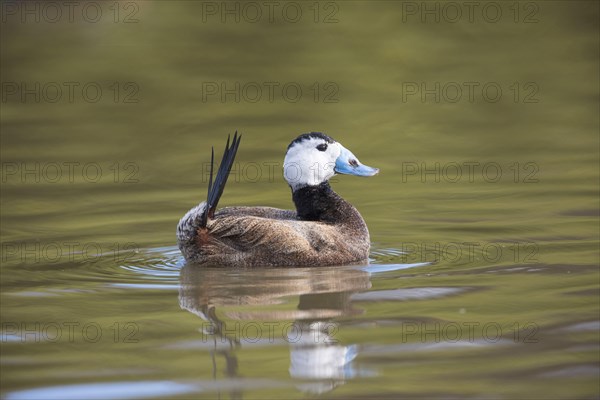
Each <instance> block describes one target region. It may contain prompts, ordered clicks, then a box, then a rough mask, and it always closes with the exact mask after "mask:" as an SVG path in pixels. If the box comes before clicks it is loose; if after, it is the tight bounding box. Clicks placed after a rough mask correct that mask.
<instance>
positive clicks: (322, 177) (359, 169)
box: [283, 132, 379, 190]
mask: <svg viewBox="0 0 600 400" xmlns="http://www.w3.org/2000/svg"><path fill="white" fill-rule="evenodd" d="M378 172H379V169H377V168H371V167H368V166H366V165H363V164H361V163H360V161H358V158H356V156H355V155H354V154H352V152H351V151H350V150H348V149H346V148H345V147H344V146H342V145H341V144H339V143H338V142H336V141H335V140H333V139H332V138H330V137H329V136H327V135H325V134H323V133H320V132H311V133H305V134H303V135H300V136H298V137H297V138H296V139H294V141H292V143H290V145H289V146H288V149H287V153H286V154H285V159H284V161H283V176H284V177H285V180H286V181H287V182H288V184H289V185H290V187H291V188H292V190H296V189H299V188H301V187H305V186H317V185H319V184H321V183H323V182H326V181H328V180H329V179H330V178H331V177H333V176H334V175H335V174H348V175H357V176H373V175H375V174H377V173H378Z"/></svg>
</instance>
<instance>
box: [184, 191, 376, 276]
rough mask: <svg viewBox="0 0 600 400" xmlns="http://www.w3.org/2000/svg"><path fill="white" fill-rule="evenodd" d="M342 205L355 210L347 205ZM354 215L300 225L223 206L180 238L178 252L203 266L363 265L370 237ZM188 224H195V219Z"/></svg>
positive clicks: (293, 218)
mask: <svg viewBox="0 0 600 400" xmlns="http://www.w3.org/2000/svg"><path fill="white" fill-rule="evenodd" d="M340 199H341V198H340ZM342 201H343V200H342ZM205 204H206V203H202V204H201V205H200V206H199V208H202V207H204V206H205ZM346 206H349V207H351V208H352V209H354V207H352V206H351V205H350V204H348V203H346ZM354 211H355V213H356V214H355V215H351V216H352V218H346V219H345V220H344V221H338V222H336V223H332V222H324V221H307V220H302V219H299V218H298V214H297V212H296V211H292V210H281V209H277V208H271V207H226V208H222V209H220V210H219V211H218V212H217V213H215V215H214V218H211V219H210V220H209V221H208V224H207V226H206V227H205V228H197V229H195V230H194V229H193V228H192V229H188V230H187V231H188V232H190V233H191V235H187V236H184V235H179V234H178V236H179V243H180V249H181V250H182V252H183V253H184V255H185V256H186V259H187V260H188V261H192V262H194V263H198V264H205V265H221V266H222V265H231V266H240V267H253V266H319V265H337V264H349V263H358V262H366V261H367V259H368V254H369V247H370V241H369V233H368V230H367V227H366V224H365V223H364V221H363V220H362V218H361V217H360V214H358V211H356V209H354ZM353 214H354V213H353ZM356 217H358V218H356ZM184 219H185V217H184ZM187 220H188V221H189V222H188V224H191V225H193V220H194V216H193V215H190V216H188V218H187ZM182 221H183V219H182ZM180 225H181V224H180ZM179 231H185V229H181V230H178V232H179ZM357 233H360V234H357Z"/></svg>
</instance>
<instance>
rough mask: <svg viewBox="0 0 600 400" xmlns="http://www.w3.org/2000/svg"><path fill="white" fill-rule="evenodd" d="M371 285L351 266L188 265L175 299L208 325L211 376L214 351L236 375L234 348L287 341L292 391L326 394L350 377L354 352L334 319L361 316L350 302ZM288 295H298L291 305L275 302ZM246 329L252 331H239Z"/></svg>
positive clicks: (229, 374) (232, 375) (231, 375)
mask: <svg viewBox="0 0 600 400" xmlns="http://www.w3.org/2000/svg"><path fill="white" fill-rule="evenodd" d="M370 286H371V282H370V280H369V274H368V273H367V272H365V271H363V270H360V269H357V268H356V267H326V268H320V269H318V270H317V269H314V268H293V269H290V268H284V269H260V270H256V269H254V270H251V271H245V270H239V269H236V270H227V269H225V270H224V269H223V268H218V269H212V268H197V267H194V266H193V265H186V266H184V267H183V268H182V270H181V287H180V293H179V302H180V306H181V308H183V309H185V310H187V311H190V312H191V313H193V314H196V315H198V316H199V317H201V318H202V319H203V320H205V321H207V324H205V325H203V328H207V329H203V334H204V335H207V336H208V337H210V338H212V340H214V343H215V350H213V351H212V352H211V357H212V359H213V377H215V379H216V355H217V354H220V355H223V356H224V358H225V362H226V375H227V377H229V378H236V377H238V375H237V370H238V359H237V358H238V356H237V355H236V350H237V349H238V348H240V347H243V346H244V342H246V343H247V344H252V343H255V342H261V344H264V345H265V346H268V345H271V346H280V345H281V344H282V343H285V342H287V343H289V346H290V367H289V373H290V376H291V377H292V378H295V379H298V380H299V381H301V382H300V383H298V384H297V387H298V389H299V390H301V391H303V392H309V393H324V392H327V391H329V390H332V389H333V388H335V387H336V386H338V385H340V384H343V383H344V382H345V380H346V379H349V378H352V377H353V376H355V375H356V369H355V368H354V366H353V361H352V360H353V359H354V358H355V357H356V355H357V347H356V346H355V345H345V344H341V343H340V342H339V340H337V338H336V337H335V336H336V333H337V331H338V325H337V324H336V323H335V322H334V319H335V318H339V317H344V316H348V315H353V314H359V313H362V310H360V309H356V308H354V307H353V306H352V303H351V302H350V297H351V295H352V294H353V293H355V292H358V291H364V290H367V289H369V288H370ZM290 296H299V301H298V305H297V307H296V308H295V309H290V308H287V309H284V308H282V307H281V306H280V304H282V303H285V302H286V301H287V300H286V299H285V298H287V297H290ZM278 305H279V306H278ZM269 308H271V309H269ZM247 326H249V327H250V329H244V328H245V327H247ZM261 328H262V329H263V330H264V331H263V332H258V336H259V338H258V340H257V329H258V330H260V329H261ZM267 331H269V332H267ZM244 336H250V337H251V338H245V337H244ZM205 338H206V336H205ZM245 339H246V340H245ZM218 342H220V343H218ZM218 344H220V345H221V346H218ZM223 344H225V346H224V348H223ZM217 347H220V348H221V349H220V350H217ZM239 362H241V363H243V360H240V361H239ZM237 394H239V393H237Z"/></svg>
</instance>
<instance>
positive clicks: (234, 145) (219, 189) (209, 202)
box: [200, 131, 242, 228]
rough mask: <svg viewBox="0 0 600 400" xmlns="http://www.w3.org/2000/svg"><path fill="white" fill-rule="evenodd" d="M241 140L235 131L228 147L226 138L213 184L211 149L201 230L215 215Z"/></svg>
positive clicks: (212, 153)
mask: <svg viewBox="0 0 600 400" xmlns="http://www.w3.org/2000/svg"><path fill="white" fill-rule="evenodd" d="M241 138H242V135H240V136H238V134H237V131H235V134H234V135H233V141H232V142H231V147H229V139H230V136H228V137H227V144H226V145H225V151H224V152H223V159H222V160H221V165H219V170H218V171H217V176H216V178H215V182H214V184H213V167H214V158H215V150H214V148H213V149H212V152H211V156H210V178H209V182H208V195H207V197H206V207H205V208H204V211H203V212H202V215H201V216H200V227H201V228H205V227H206V224H207V222H208V218H212V217H213V216H214V215H215V210H216V209H217V204H218V203H219V199H220V198H221V195H222V194H223V190H224V189H225V184H226V183H227V178H228V177H229V172H231V167H232V165H233V160H235V155H236V153H237V150H238V147H239V146H240V139H241Z"/></svg>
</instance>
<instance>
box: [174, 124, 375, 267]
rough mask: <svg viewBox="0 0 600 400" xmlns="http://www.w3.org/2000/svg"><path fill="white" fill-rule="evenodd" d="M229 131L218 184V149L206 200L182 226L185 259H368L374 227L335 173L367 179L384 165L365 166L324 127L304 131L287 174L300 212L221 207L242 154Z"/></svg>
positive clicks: (237, 262)
mask: <svg viewBox="0 0 600 400" xmlns="http://www.w3.org/2000/svg"><path fill="white" fill-rule="evenodd" d="M241 137H242V136H241V135H239V136H238V134H237V131H236V132H235V134H234V136H233V140H231V143H230V136H228V138H227V144H226V145H225V150H224V152H223V157H222V160H221V163H220V165H219V169H218V171H217V173H216V177H215V178H214V181H213V169H214V147H213V148H212V150H211V162H210V165H211V168H210V176H209V183H208V194H207V199H206V201H203V202H201V203H200V204H198V205H197V206H195V207H193V208H192V209H190V210H189V211H188V212H187V213H186V214H185V215H184V216H183V217H182V218H181V220H180V221H179V223H178V225H177V243H178V247H179V249H180V250H181V253H182V254H183V256H184V258H185V261H186V262H187V263H191V264H195V265H200V266H207V267H318V266H331V265H348V264H359V263H368V257H369V250H370V246H371V241H370V236H369V230H368V228H367V224H366V223H365V220H364V219H363V217H362V216H361V215H360V213H359V212H358V210H357V209H356V208H355V207H354V206H353V205H352V204H350V203H349V202H348V201H346V200H344V199H343V198H342V197H341V196H340V195H339V194H337V193H336V192H335V191H334V190H333V189H332V188H331V185H330V183H329V180H330V179H331V178H332V177H333V176H335V175H337V174H343V175H355V176H361V177H369V176H373V175H376V174H377V173H379V169H378V168H373V167H369V166H367V165H364V164H362V163H361V162H360V161H359V160H358V158H357V157H356V156H355V155H354V154H353V153H352V152H351V151H350V150H348V149H346V148H345V147H344V146H342V145H341V144H340V143H339V142H337V141H335V140H334V139H333V138H331V137H330V136H328V135H326V134H324V133H322V132H309V133H304V134H301V135H300V136H298V137H297V138H295V139H294V140H293V141H292V142H291V143H290V144H289V146H288V147H287V151H286V154H285V158H284V162H283V176H284V178H285V180H286V181H287V183H288V185H289V187H290V189H291V192H292V200H293V202H294V205H295V208H296V209H295V210H283V209H278V208H273V207H242V206H232V207H224V208H221V209H219V210H217V204H218V202H219V199H220V198H221V195H222V194H223V190H224V188H225V184H226V183H227V178H228V176H229V173H230V171H231V167H232V165H233V163H234V159H235V156H236V153H237V151H238V148H239V145H240V140H241Z"/></svg>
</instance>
